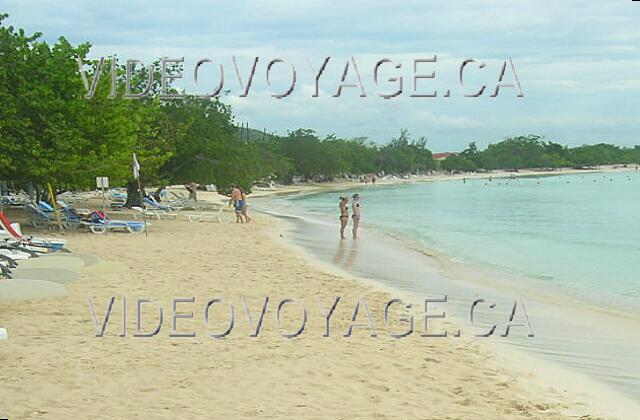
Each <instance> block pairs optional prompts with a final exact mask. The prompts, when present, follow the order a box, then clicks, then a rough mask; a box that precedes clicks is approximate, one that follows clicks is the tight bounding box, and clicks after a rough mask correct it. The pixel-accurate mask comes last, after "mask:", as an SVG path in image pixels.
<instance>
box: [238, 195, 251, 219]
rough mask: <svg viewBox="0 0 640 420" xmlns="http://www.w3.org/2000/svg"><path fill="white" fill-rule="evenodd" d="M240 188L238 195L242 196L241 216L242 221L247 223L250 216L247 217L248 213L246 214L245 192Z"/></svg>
mask: <svg viewBox="0 0 640 420" xmlns="http://www.w3.org/2000/svg"><path fill="white" fill-rule="evenodd" d="M239 189H240V197H241V198H242V210H241V214H242V216H244V221H245V223H249V222H250V221H251V218H250V217H249V215H248V214H247V206H248V205H247V194H246V193H245V192H244V190H243V189H242V188H239Z"/></svg>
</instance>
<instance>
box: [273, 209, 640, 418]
mask: <svg viewBox="0 0 640 420" xmlns="http://www.w3.org/2000/svg"><path fill="white" fill-rule="evenodd" d="M270 214H271V215H276V217H277V213H270ZM289 218H290V217H289V216H287V217H286V219H287V220H286V223H287V224H289V223H290V224H294V223H298V222H297V221H295V220H293V219H295V217H293V219H292V220H288V219H289ZM323 223H324V224H326V221H325V222H323ZM328 226H329V225H328V224H327V226H326V227H328ZM374 230H377V231H378V235H382V236H387V237H390V238H392V239H394V240H395V241H397V242H402V245H401V246H404V247H406V249H408V250H412V251H416V252H418V253H420V254H422V256H423V257H425V258H427V259H428V260H429V261H430V262H429V264H431V265H433V263H434V262H436V263H437V264H438V265H442V264H443V262H442V260H441V259H439V258H442V257H443V256H442V255H440V256H436V255H434V253H431V252H430V251H429V250H426V246H424V244H422V243H419V242H418V241H412V240H410V241H407V238H406V237H405V236H401V237H397V236H395V237H394V236H393V235H391V234H390V233H389V232H386V231H384V230H378V229H377V228H374ZM305 235H313V233H309V232H307V233H306V234H305ZM288 236H290V235H288ZM367 240H374V241H375V240H376V238H369V239H367ZM408 242H413V244H412V243H408ZM288 243H289V246H293V247H294V248H295V249H296V250H297V251H298V252H301V253H303V254H304V255H306V256H307V258H311V259H312V260H314V261H316V262H318V263H320V264H321V265H322V266H323V267H325V269H327V267H328V269H331V270H334V271H335V272H336V273H338V274H340V275H347V276H356V277H357V278H359V279H360V280H361V281H365V282H366V283H367V284H372V285H374V287H382V288H383V290H385V291H386V292H395V293H397V292H398V291H400V292H402V293H407V291H406V290H401V289H398V288H397V287H394V285H389V284H386V283H385V282H384V281H383V280H381V279H380V278H376V277H375V275H373V277H371V278H363V277H361V276H359V275H358V274H354V272H352V271H353V270H351V271H350V270H346V269H343V268H342V267H337V266H336V264H332V263H330V262H328V261H320V260H319V257H318V255H316V253H313V252H311V251H310V250H309V249H305V247H304V246H303V245H302V244H300V243H295V241H289V242H288ZM313 243H315V242H313ZM305 245H308V247H311V246H312V244H311V243H309V244H305ZM313 246H314V247H316V245H313ZM360 253H362V250H361V251H360ZM444 258H446V257H444ZM370 263H373V264H375V260H374V261H370ZM458 265H463V266H465V267H466V268H467V270H466V272H467V273H468V272H469V270H468V267H467V266H468V264H464V263H459V264H458ZM436 269H437V270H438V271H440V270H443V269H444V270H445V273H444V274H445V275H446V276H447V278H450V279H452V280H453V281H456V280H462V279H464V282H465V283H468V282H471V283H472V284H475V285H476V286H489V287H490V288H499V289H500V290H501V291H502V292H505V291H508V292H509V293H515V294H517V295H521V296H527V297H532V296H533V297H535V298H536V300H540V301H543V302H545V303H546V304H547V305H552V306H557V307H560V308H562V310H561V311H560V312H559V313H560V314H563V313H564V314H565V315H566V314H574V315H576V314H578V315H580V314H582V315H581V316H584V314H588V318H589V319H591V320H592V321H593V322H595V323H596V324H602V325H604V324H606V323H610V322H611V321H612V318H613V320H617V321H616V323H617V324H619V325H618V327H620V325H626V327H627V330H633V328H629V327H630V326H631V327H633V326H634V325H635V326H637V324H638V319H637V317H636V316H634V314H633V313H630V312H627V311H622V310H620V311H615V310H614V309H611V308H608V307H606V306H602V307H601V306H594V305H590V303H592V302H588V301H584V300H581V299H579V298H577V297H576V296H571V295H567V294H562V295H560V296H555V295H553V292H552V291H549V290H539V289H536V288H535V287H534V286H535V285H531V284H528V285H525V286H515V289H517V290H516V291H515V292H514V285H513V284H511V285H509V284H506V283H505V281H504V279H502V280H503V281H501V282H496V281H491V282H488V281H479V277H478V276H475V278H467V277H460V272H457V273H455V274H454V275H453V276H452V273H451V271H447V269H446V267H442V266H440V267H436ZM511 277H513V276H511ZM523 291H524V292H527V293H525V294H522V292H523ZM532 291H534V292H535V294H531V293H528V292H532ZM585 305H586V306H585ZM620 323H621V324H620ZM620 328H622V327H620ZM491 344H494V343H491ZM495 344H496V345H499V346H500V347H501V348H503V349H504V350H505V351H506V352H507V353H510V352H513V353H515V354H516V355H522V354H526V355H527V356H528V357H529V358H532V359H535V360H538V361H539V363H540V364H541V366H544V368H545V369H546V370H547V371H548V372H549V373H550V374H552V373H553V372H554V370H558V369H560V370H561V371H563V372H565V375H564V376H566V377H572V378H581V379H580V381H583V382H584V381H586V382H588V383H589V384H590V385H589V387H588V388H589V389H597V390H598V391H597V392H591V391H590V393H591V395H592V396H596V395H600V394H603V393H606V394H607V395H609V396H610V398H614V396H616V395H617V397H616V398H618V399H620V400H621V401H627V402H630V401H632V400H631V395H629V394H636V395H637V391H636V392H631V393H629V394H628V393H622V392H621V391H620V389H617V388H614V387H612V386H611V384H610V383H603V382H601V381H599V380H597V379H595V378H591V377H588V376H586V374H585V373H584V372H578V371H576V370H575V369H570V368H569V367H568V366H561V365H559V364H558V363H557V362H556V361H552V360H549V359H544V360H542V359H541V358H540V355H536V354H534V353H532V352H531V351H529V350H526V351H525V349H520V348H513V346H510V345H509V346H507V345H506V343H499V342H496V343H495ZM560 382H562V383H567V382H566V381H565V382H563V381H560ZM574 388H575V387H574ZM575 390H576V392H580V391H582V390H581V389H580V388H579V387H578V388H576V389H575ZM596 399H597V398H596ZM603 404H604V403H603ZM603 406H604V405H603ZM637 409H638V410H640V406H638V407H637Z"/></svg>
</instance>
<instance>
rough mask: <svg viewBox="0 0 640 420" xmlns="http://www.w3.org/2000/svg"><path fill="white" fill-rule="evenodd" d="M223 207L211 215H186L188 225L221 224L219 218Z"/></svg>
mask: <svg viewBox="0 0 640 420" xmlns="http://www.w3.org/2000/svg"><path fill="white" fill-rule="evenodd" d="M223 210H224V207H220V208H219V209H218V211H215V212H211V213H198V214H189V215H187V220H188V221H189V223H193V222H196V223H199V222H218V223H222V220H221V219H220V216H222V212H223Z"/></svg>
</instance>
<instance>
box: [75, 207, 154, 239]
mask: <svg viewBox="0 0 640 420" xmlns="http://www.w3.org/2000/svg"><path fill="white" fill-rule="evenodd" d="M81 223H82V225H83V226H86V227H87V228H89V230H90V231H91V232H93V233H96V234H99V235H101V234H104V233H106V232H107V231H108V230H123V231H125V232H129V233H141V232H144V231H145V228H146V226H148V224H145V223H144V222H139V221H137V220H135V221H134V220H111V219H108V218H106V217H104V216H100V215H99V214H98V213H97V212H93V213H92V217H91V219H90V220H88V221H82V222H81Z"/></svg>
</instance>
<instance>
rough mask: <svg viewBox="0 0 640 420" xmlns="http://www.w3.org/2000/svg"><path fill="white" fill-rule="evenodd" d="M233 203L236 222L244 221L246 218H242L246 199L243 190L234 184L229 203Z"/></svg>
mask: <svg viewBox="0 0 640 420" xmlns="http://www.w3.org/2000/svg"><path fill="white" fill-rule="evenodd" d="M231 203H233V209H234V210H235V213H236V223H244V219H243V218H242V211H243V208H244V200H243V194H242V190H241V189H240V188H239V187H238V186H237V185H234V186H233V189H232V190H231V199H230V200H229V204H231Z"/></svg>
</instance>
